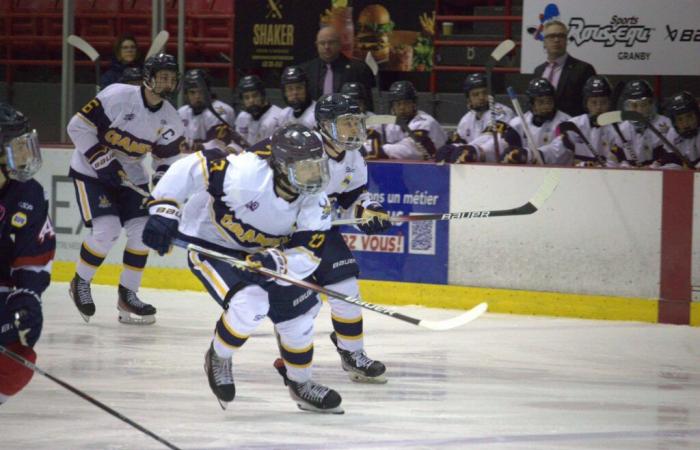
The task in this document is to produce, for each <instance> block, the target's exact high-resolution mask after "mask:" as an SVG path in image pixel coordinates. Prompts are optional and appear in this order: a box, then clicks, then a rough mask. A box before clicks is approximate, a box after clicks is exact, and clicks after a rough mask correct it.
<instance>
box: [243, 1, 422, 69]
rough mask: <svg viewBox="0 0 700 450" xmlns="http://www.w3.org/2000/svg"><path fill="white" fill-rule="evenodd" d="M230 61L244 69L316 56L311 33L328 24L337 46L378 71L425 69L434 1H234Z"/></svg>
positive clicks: (294, 62) (302, 60)
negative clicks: (368, 59) (337, 36)
mask: <svg viewBox="0 0 700 450" xmlns="http://www.w3.org/2000/svg"><path fill="white" fill-rule="evenodd" d="M236 10H237V14H236V48H235V52H236V64H237V67H238V68H240V69H241V70H243V71H244V72H246V73H248V72H251V71H257V72H260V71H264V70H266V69H281V68H283V67H285V66H288V65H293V64H299V63H302V62H304V61H307V60H310V59H313V58H315V57H317V53H316V46H315V41H316V33H317V32H318V30H319V28H320V27H321V26H329V25H330V26H334V27H335V28H336V29H337V30H338V33H339V34H340V40H341V51H342V52H343V53H344V54H345V55H346V56H348V57H354V58H357V59H361V60H365V58H366V56H367V53H368V52H369V53H371V54H372V57H373V58H374V60H375V61H376V62H377V64H378V66H379V70H391V71H420V72H422V71H428V70H430V69H431V67H432V60H433V43H432V41H433V36H434V34H435V20H434V18H433V17H434V10H435V2H433V1H428V2H406V1H403V0H379V1H377V0H321V1H317V2H310V1H306V0H267V1H266V2H261V1H259V0H238V1H237V2H236Z"/></svg>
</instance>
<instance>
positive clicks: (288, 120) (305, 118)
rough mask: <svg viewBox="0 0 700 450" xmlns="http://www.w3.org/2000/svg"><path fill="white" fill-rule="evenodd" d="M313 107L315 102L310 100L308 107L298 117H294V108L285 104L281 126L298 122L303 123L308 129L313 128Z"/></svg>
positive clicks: (314, 122)
mask: <svg viewBox="0 0 700 450" xmlns="http://www.w3.org/2000/svg"><path fill="white" fill-rule="evenodd" d="M315 109H316V102H311V104H310V105H309V107H308V108H306V109H305V110H304V112H303V113H301V115H300V116H299V117H294V109H293V108H292V107H291V106H287V107H286V108H284V109H283V110H282V119H281V123H282V126H285V125H290V124H293V123H298V124H301V125H304V126H305V127H306V128H308V129H310V130H313V129H314V128H316V117H315V115H314V111H315Z"/></svg>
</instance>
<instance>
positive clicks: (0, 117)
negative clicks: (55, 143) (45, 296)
mask: <svg viewBox="0 0 700 450" xmlns="http://www.w3.org/2000/svg"><path fill="white" fill-rule="evenodd" d="M40 167H41V154H40V152H39V141H38V138H37V134H36V131H34V130H32V129H31V128H30V127H29V121H28V120H27V118H26V117H25V116H24V115H22V113H20V112H19V111H17V110H15V109H14V108H13V107H12V106H10V105H8V104H6V103H0V345H2V346H4V347H6V348H8V349H9V350H11V351H13V352H15V353H17V354H19V355H20V356H23V357H24V358H26V359H28V360H29V361H32V362H34V361H36V353H34V350H33V347H34V345H35V344H36V342H37V341H38V340H39V336H40V335H41V328H42V324H43V315H42V312H41V294H42V293H43V292H44V290H46V288H47V287H48V285H49V281H50V278H51V273H50V272H51V261H52V260H53V257H54V252H55V250H56V239H55V235H54V231H53V227H52V226H51V220H50V219H49V216H48V201H47V200H46V197H45V195H44V190H43V189H42V187H41V185H40V184H39V183H37V182H36V181H35V180H34V179H32V176H33V175H34V174H35V173H36V172H37V171H38V170H39V168H40ZM32 374H33V372H32V371H31V370H29V369H27V368H25V367H24V366H22V365H20V364H18V363H16V362H14V361H12V360H10V359H9V358H8V357H6V356H4V355H0V404H1V403H3V402H4V401H6V400H7V399H8V398H9V397H10V396H12V395H14V394H16V393H17V392H18V391H19V390H21V389H22V388H23V387H24V386H25V385H26V384H27V383H29V381H30V379H31V377H32Z"/></svg>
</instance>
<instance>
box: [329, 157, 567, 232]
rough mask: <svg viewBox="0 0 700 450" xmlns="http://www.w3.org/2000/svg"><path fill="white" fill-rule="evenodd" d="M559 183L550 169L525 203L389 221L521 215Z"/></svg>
mask: <svg viewBox="0 0 700 450" xmlns="http://www.w3.org/2000/svg"><path fill="white" fill-rule="evenodd" d="M558 185H559V171H557V170H552V171H549V172H548V173H547V176H546V177H545V179H544V181H543V182H542V184H541V185H540V187H539V189H537V192H536V193H535V195H533V196H532V198H531V199H530V200H529V201H528V202H527V203H525V204H523V205H520V206H518V207H516V208H511V209H497V210H492V211H489V210H485V211H462V212H447V213H438V214H420V213H419V214H415V215H410V216H391V217H390V218H389V221H390V222H392V223H401V222H415V221H421V220H452V219H487V218H489V217H504V216H523V215H528V214H532V213H534V212H536V211H537V210H538V209H540V208H541V207H542V205H543V204H544V202H546V201H547V199H548V198H549V197H550V196H551V195H552V193H553V192H554V190H555V189H556V187H557V186H558ZM364 222H365V220H363V219H361V218H355V219H339V220H334V221H333V225H334V226H336V225H357V224H360V223H364Z"/></svg>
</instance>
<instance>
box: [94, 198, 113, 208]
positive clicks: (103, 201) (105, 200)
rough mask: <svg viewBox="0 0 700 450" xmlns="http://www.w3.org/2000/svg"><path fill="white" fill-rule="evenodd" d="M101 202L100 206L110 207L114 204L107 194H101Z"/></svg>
mask: <svg viewBox="0 0 700 450" xmlns="http://www.w3.org/2000/svg"><path fill="white" fill-rule="evenodd" d="M99 199H100V202H99V204H98V205H97V207H98V208H103V209H104V208H109V207H111V206H112V202H110V201H109V199H108V198H107V196H106V195H100V197H99Z"/></svg>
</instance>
